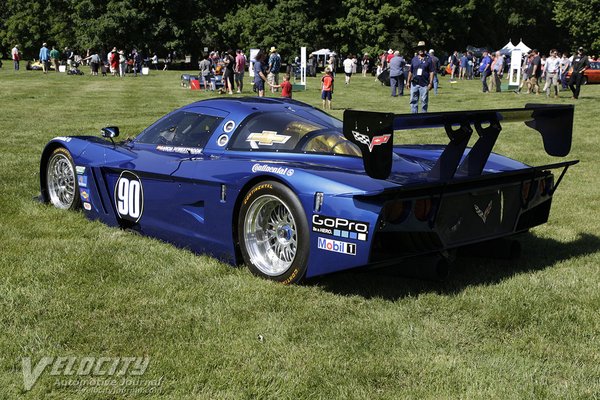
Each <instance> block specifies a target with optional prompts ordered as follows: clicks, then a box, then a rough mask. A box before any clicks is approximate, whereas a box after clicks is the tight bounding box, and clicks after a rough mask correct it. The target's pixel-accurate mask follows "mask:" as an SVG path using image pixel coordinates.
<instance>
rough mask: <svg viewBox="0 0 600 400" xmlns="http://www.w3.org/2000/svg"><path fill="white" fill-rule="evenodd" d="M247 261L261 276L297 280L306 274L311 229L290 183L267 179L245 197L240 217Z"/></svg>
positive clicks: (239, 223)
mask: <svg viewBox="0 0 600 400" xmlns="http://www.w3.org/2000/svg"><path fill="white" fill-rule="evenodd" d="M238 239H239V243H240V250H241V252H242V256H243V258H244V262H245V263H246V265H247V266H248V268H249V269H250V271H251V272H252V273H253V274H255V275H257V276H260V277H263V278H266V279H270V280H274V281H277V282H282V283H284V284H292V283H297V282H300V281H301V280H302V278H303V277H304V275H305V273H306V267H307V262H308V253H309V232H308V222H307V220H306V214H305V213H304V209H303V208H302V204H300V200H299V199H298V197H297V196H296V195H295V194H294V192H293V191H292V190H291V189H290V188H288V187H287V186H285V185H283V184H281V183H279V182H275V181H264V182H260V183H258V184H256V185H254V186H253V187H252V188H251V189H250V190H249V191H248V192H247V193H246V194H245V196H244V198H243V200H242V203H241V207H240V213H239V219H238Z"/></svg>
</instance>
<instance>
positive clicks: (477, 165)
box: [344, 104, 574, 181]
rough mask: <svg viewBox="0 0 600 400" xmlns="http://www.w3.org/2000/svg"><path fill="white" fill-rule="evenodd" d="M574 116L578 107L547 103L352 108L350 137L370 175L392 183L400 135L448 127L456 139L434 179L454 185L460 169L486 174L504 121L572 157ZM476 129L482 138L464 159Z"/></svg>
mask: <svg viewBox="0 0 600 400" xmlns="http://www.w3.org/2000/svg"><path fill="white" fill-rule="evenodd" d="M573 113H574V107H573V106H572V105H545V104H527V105H526V106H525V108H510V109H496V110H475V111H454V112H439V113H426V114H391V113H378V112H368V111H356V110H346V111H345V112H344V136H345V137H346V138H347V139H348V140H350V141H351V142H353V143H355V144H356V145H358V146H359V148H360V149H361V152H362V155H363V163H364V166H365V171H366V172H367V174H368V175H369V176H370V177H372V178H375V179H387V178H388V177H389V175H390V172H391V169H392V156H393V142H394V131H398V130H410V129H421V128H435V127H443V128H444V129H445V131H446V134H447V136H448V138H449V139H450V141H449V143H448V145H447V146H446V148H445V149H444V151H443V152H442V154H441V156H440V157H439V159H438V160H437V162H436V164H435V165H434V167H433V168H432V169H431V171H430V173H429V178H431V179H434V180H441V181H448V180H451V179H452V178H453V177H454V176H455V174H456V173H457V171H458V172H459V173H461V174H465V175H467V176H470V177H473V176H478V175H481V173H482V171H483V169H484V167H485V164H486V162H487V160H488V158H489V156H490V154H491V152H492V149H493V148H494V145H495V144H496V140H497V139H498V136H499V135H500V132H501V131H502V125H501V124H502V123H503V122H523V123H524V124H525V125H526V126H527V127H529V128H531V129H533V130H535V131H537V132H538V133H539V134H540V135H541V136H542V141H543V144H544V149H545V151H546V153H547V154H549V155H551V156H555V157H564V156H566V155H568V154H569V152H570V150H571V141H572V136H573ZM473 126H474V127H475V131H476V132H477V135H478V138H477V141H476V142H475V144H474V145H473V147H472V148H471V150H470V152H469V153H468V154H467V156H466V157H463V155H464V152H465V149H466V148H467V145H468V143H469V140H470V139H471V136H472V133H473Z"/></svg>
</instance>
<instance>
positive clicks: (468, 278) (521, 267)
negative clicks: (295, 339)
mask: <svg viewBox="0 0 600 400" xmlns="http://www.w3.org/2000/svg"><path fill="white" fill-rule="evenodd" d="M515 238H516V239H517V240H518V241H519V242H520V243H521V247H522V252H521V257H519V258H518V259H513V260H498V259H490V258H475V257H465V256H458V257H457V258H456V259H455V260H454V262H453V263H452V264H451V269H450V276H449V277H448V278H447V279H446V280H444V281H435V280H427V279H422V278H411V277H407V276H406V274H405V273H403V270H410V269H412V270H415V269H417V270H418V268H419V266H420V264H419V263H420V261H419V259H412V260H410V261H407V262H406V263H403V264H398V265H395V266H391V267H385V268H379V269H365V268H363V269H361V268H357V269H355V270H350V271H344V272H339V273H335V274H331V275H326V276H323V277H317V278H313V279H309V280H308V281H307V282H306V284H307V285H312V286H317V287H320V288H322V289H323V290H326V291H329V292H331V293H335V294H338V295H343V296H361V297H364V298H367V299H370V298H380V299H385V300H391V301H393V300H397V299H401V298H404V297H408V296H416V295H420V294H426V293H437V294H441V295H452V294H456V293H459V292H461V291H462V290H464V289H465V288H467V287H470V286H476V285H490V284H497V283H499V282H502V281H503V280H505V279H508V278H510V277H512V276H515V275H518V274H523V273H531V272H536V271H541V270H544V269H546V268H548V267H551V266H554V265H556V264H558V263H560V262H562V261H567V260H569V259H572V258H576V257H579V256H584V255H588V254H593V253H597V252H600V238H599V237H598V236H594V235H591V234H587V233H582V234H580V235H579V237H578V238H577V239H576V240H573V241H571V242H568V243H563V242H559V241H556V240H553V239H546V238H540V237H536V236H534V235H532V234H529V233H526V234H523V235H519V236H516V237H515Z"/></svg>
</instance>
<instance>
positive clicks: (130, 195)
mask: <svg viewBox="0 0 600 400" xmlns="http://www.w3.org/2000/svg"><path fill="white" fill-rule="evenodd" d="M511 121H516V122H519V121H520V122H524V123H525V126H526V127H529V128H532V130H534V131H537V133H539V134H541V136H542V141H543V144H544V149H545V151H546V152H547V153H548V154H550V155H552V156H557V157H564V156H566V155H567V154H568V153H569V150H570V146H571V130H572V123H573V106H572V105H554V106H545V107H544V106H540V105H530V106H527V107H525V108H523V109H508V110H483V111H463V112H446V113H427V114H401V115H395V114H391V113H376V112H364V111H354V110H346V111H345V113H344V120H343V123H342V121H339V120H337V119H335V118H333V117H331V116H330V115H328V114H326V113H324V112H323V111H321V110H318V109H316V108H314V107H311V106H309V105H307V104H304V103H301V102H298V101H294V100H290V99H276V98H256V97H253V98H216V99H209V100H204V101H199V102H196V103H192V104H190V105H187V106H185V107H182V108H180V109H178V110H175V111H173V112H171V113H169V114H167V115H165V116H164V117H162V118H160V119H159V120H158V121H157V122H155V123H153V124H152V125H150V126H149V127H148V128H147V129H145V130H143V131H142V132H141V133H140V134H139V135H137V136H136V137H135V138H134V139H132V140H125V141H122V142H119V143H116V142H114V139H115V138H116V137H117V136H118V135H119V130H118V128H117V127H106V128H104V129H103V130H102V136H103V137H104V139H103V138H99V137H95V136H61V137H56V138H54V139H52V140H51V141H50V142H49V143H48V144H47V145H46V147H45V148H44V150H43V152H42V156H41V162H40V189H41V200H42V201H44V202H47V203H50V204H52V205H53V206H54V207H57V208H60V209H72V210H74V209H83V213H84V214H85V216H86V217H88V218H89V219H92V220H100V221H102V222H104V223H106V224H108V225H112V226H115V227H121V228H123V229H126V230H132V231H135V232H138V233H141V234H145V235H148V236H153V237H156V238H159V239H162V240H164V241H167V242H171V243H174V244H175V245H178V246H181V247H185V248H189V249H191V250H193V251H196V252H198V253H207V254H210V255H213V256H215V257H218V258H219V259H222V260H225V261H227V262H229V263H231V264H242V263H245V264H246V265H248V267H249V268H250V270H251V271H252V272H253V273H255V274H256V275H259V276H261V277H264V278H267V279H272V280H276V281H279V282H283V283H294V282H298V281H300V280H301V279H303V278H304V277H313V276H317V275H323V274H328V273H331V272H335V271H341V270H346V269H350V268H355V267H362V266H367V265H388V264H395V265H398V267H399V268H401V267H402V260H404V259H406V258H408V257H415V256H422V255H426V254H430V255H433V256H434V257H437V258H438V259H439V260H449V259H450V258H451V257H449V255H451V254H453V252H454V250H456V249H458V248H464V247H465V246H468V245H474V244H477V247H478V248H479V249H482V248H490V249H495V251H498V249H504V247H502V244H501V243H500V242H498V241H499V240H501V239H502V238H506V237H510V236H512V235H514V234H516V233H520V232H524V231H527V230H528V229H530V228H532V227H534V226H537V225H541V224H543V223H545V222H546V221H547V220H548V216H549V213H550V206H551V203H552V197H553V195H554V193H555V191H556V188H557V186H558V184H559V183H560V182H561V180H562V178H563V175H564V173H565V172H566V170H567V168H568V167H569V166H571V165H573V164H576V163H577V161H563V162H559V163H554V164H549V165H542V166H537V167H533V166H529V165H526V164H524V163H522V162H519V161H516V160H513V159H510V158H508V157H504V156H501V155H498V154H494V153H492V148H493V146H494V143H495V141H496V139H497V138H498V135H499V134H500V132H501V131H502V130H506V129H507V127H506V126H504V125H507V126H508V125H509V124H508V123H509V122H511ZM505 123H506V124H505ZM501 125H502V126H501ZM415 128H426V129H431V128H442V129H441V130H442V131H443V132H444V136H443V137H448V138H449V139H450V141H449V143H448V144H447V145H405V146H394V145H393V141H394V138H393V136H394V131H398V130H403V129H415ZM474 130H475V131H476V132H477V134H474V133H473V131H474ZM471 136H473V137H475V136H477V141H476V143H475V144H474V146H473V147H472V148H467V147H466V146H467V143H468V142H469V139H470V138H471ZM556 169H558V170H559V171H561V173H560V177H559V178H558V179H556V180H555V178H554V174H553V173H552V171H553V170H556ZM510 248H512V246H509V248H508V249H510ZM508 249H507V250H501V251H502V252H506V253H510V251H509V250H508ZM490 254H491V252H490ZM440 271H441V270H439V271H438V269H437V267H436V273H440V274H441V272H440Z"/></svg>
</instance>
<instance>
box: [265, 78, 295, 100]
mask: <svg viewBox="0 0 600 400" xmlns="http://www.w3.org/2000/svg"><path fill="white" fill-rule="evenodd" d="M269 86H271V87H272V88H279V87H280V88H281V97H287V98H288V99H291V98H292V84H291V83H290V74H285V75H284V76H283V82H281V85H273V84H272V83H269Z"/></svg>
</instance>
